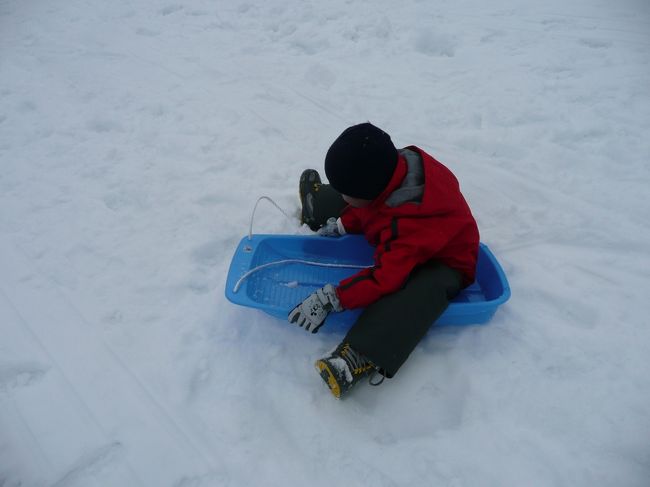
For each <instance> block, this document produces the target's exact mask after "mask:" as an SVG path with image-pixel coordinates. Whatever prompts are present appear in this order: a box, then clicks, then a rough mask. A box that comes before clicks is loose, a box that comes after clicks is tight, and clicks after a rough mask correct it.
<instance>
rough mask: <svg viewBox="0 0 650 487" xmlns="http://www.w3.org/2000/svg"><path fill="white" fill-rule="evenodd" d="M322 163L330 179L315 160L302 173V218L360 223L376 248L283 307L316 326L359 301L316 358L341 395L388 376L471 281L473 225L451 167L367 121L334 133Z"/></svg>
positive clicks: (338, 229)
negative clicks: (377, 375) (366, 259)
mask: <svg viewBox="0 0 650 487" xmlns="http://www.w3.org/2000/svg"><path fill="white" fill-rule="evenodd" d="M325 173H326V175H327V178H328V179H329V183H330V184H329V185H326V184H322V183H321V180H320V176H319V175H318V173H317V172H316V171H314V170H312V169H308V170H306V171H305V172H304V173H303V174H302V176H301V181H300V196H301V200H302V206H303V208H302V218H303V222H304V223H306V224H308V225H309V226H310V228H311V229H312V230H317V231H318V233H320V234H321V235H325V236H339V235H343V234H345V233H363V234H364V235H365V237H366V239H367V240H368V242H370V244H372V245H373V246H374V247H375V248H376V250H375V253H374V261H375V264H374V266H373V267H372V268H370V269H364V270H362V271H361V272H359V273H357V274H355V275H353V276H351V277H349V278H347V279H345V280H343V281H341V282H340V283H339V284H338V285H336V286H335V285H333V284H327V285H326V286H324V287H323V288H321V289H319V290H318V291H316V292H315V293H313V294H312V295H310V296H308V297H307V298H306V299H305V300H304V301H303V302H302V303H300V304H298V306H296V307H295V308H294V309H293V310H292V311H291V313H289V321H290V322H291V323H296V324H298V325H299V326H301V327H304V328H305V329H306V330H308V331H311V332H312V333H316V332H317V331H318V329H319V328H320V327H321V326H322V325H323V324H324V322H325V319H326V317H327V315H328V314H329V313H330V312H339V311H343V310H345V309H353V308H365V310H364V311H363V313H362V314H361V316H360V317H359V319H358V320H357V322H356V323H355V324H354V325H353V326H352V328H351V329H350V330H349V332H348V333H347V335H346V337H345V338H344V339H343V341H342V342H341V344H340V345H339V346H338V347H337V348H336V349H335V350H334V351H333V352H331V353H330V354H328V355H327V356H325V357H323V358H321V359H319V360H318V361H316V367H317V369H318V370H319V373H320V375H321V377H322V378H323V380H325V382H326V383H327V385H328V386H329V388H330V390H331V392H332V394H334V396H336V397H337V398H340V397H341V396H342V395H344V394H345V393H346V392H347V391H348V390H349V389H350V388H351V387H352V386H353V385H354V384H356V383H357V382H358V381H359V380H360V379H361V378H362V377H364V376H366V375H368V374H370V373H371V372H374V371H379V372H381V373H382V374H383V375H384V376H385V377H392V376H393V375H394V374H395V373H396V372H397V370H398V369H399V368H400V366H401V365H402V364H403V363H404V361H405V360H406V359H407V358H408V356H409V355H410V353H411V352H412V351H413V349H414V348H415V346H416V345H417V344H418V342H419V341H420V340H421V339H422V338H423V337H424V335H425V334H426V332H427V331H428V329H429V327H430V326H431V324H432V323H433V322H434V321H435V320H436V319H437V318H438V317H439V316H440V315H441V314H442V313H443V311H444V310H445V309H446V308H447V306H448V304H449V301H450V300H451V299H453V298H454V297H455V296H456V295H457V294H458V292H459V291H460V290H461V289H462V288H464V287H465V286H467V285H469V284H471V283H472V282H473V281H474V274H475V270H476V260H477V257H478V247H479V233H478V228H477V226H476V221H475V220H474V217H473V216H472V213H471V211H470V209H469V207H468V205H467V203H466V201H465V199H464V198H463V195H462V194H461V192H460V188H459V185H458V181H457V180H456V178H455V177H454V175H453V174H452V173H451V171H449V169H447V168H446V167H445V166H443V165H442V164H441V163H439V162H438V161H436V160H435V159H434V158H433V157H431V156H430V155H429V154H427V153H426V152H424V151H423V150H422V149H419V148H417V147H415V146H409V147H406V148H404V149H400V150H397V149H396V148H395V146H394V145H393V143H392V141H391V139H390V137H389V135H388V134H386V133H385V132H383V131H382V130H381V129H379V128H377V127H375V126H374V125H372V124H370V123H362V124H360V125H354V126H352V127H349V128H348V129H346V130H345V131H344V132H343V133H342V134H341V135H340V136H339V137H338V138H337V139H336V140H335V141H334V143H333V144H332V146H331V147H330V149H329V150H328V152H327V155H326V157H325ZM337 217H338V218H337Z"/></svg>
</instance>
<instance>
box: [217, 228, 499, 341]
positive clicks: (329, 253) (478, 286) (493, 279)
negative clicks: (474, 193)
mask: <svg viewBox="0 0 650 487" xmlns="http://www.w3.org/2000/svg"><path fill="white" fill-rule="evenodd" d="M373 252H374V249H373V247H371V246H370V245H369V244H368V243H367V242H366V240H365V238H364V237H363V236H361V235H345V236H343V237H339V238H327V237H320V236H316V235H253V236H252V238H251V239H249V238H248V237H244V238H243V239H242V240H241V242H240V243H239V245H238V246H237V249H236V250H235V254H234V256H233V258H232V261H231V263H230V270H229V271H228V277H227V280H226V297H227V298H228V300H229V301H231V302H233V303H235V304H238V305H241V306H247V307H251V308H257V309H260V310H262V311H264V312H266V313H268V314H270V315H272V316H275V317H277V318H281V319H286V317H287V315H288V314H289V311H291V309H293V307H294V306H296V304H298V303H299V302H300V301H302V300H303V299H304V298H305V297H306V296H308V295H309V294H311V293H312V292H313V291H315V290H316V289H318V288H320V287H322V286H323V285H325V284H327V283H332V284H337V283H338V282H339V281H341V280H343V279H345V278H346V277H349V276H351V275H353V274H355V273H357V272H358V271H359V269H360V267H361V266H371V265H372V264H373V259H372V256H373ZM283 261H285V262H283ZM295 261H303V262H295ZM305 262H310V263H305ZM316 263H320V264H334V265H345V266H357V267H356V268H355V267H321V266H318V265H313V264H316ZM259 266H266V267H262V268H260V269H259V270H255V268H257V267H259ZM251 271H252V272H251ZM249 272H250V274H249V275H248V276H246V277H245V278H244V279H243V280H241V282H239V283H238V281H240V279H241V278H242V276H244V275H245V274H246V273H249ZM237 285H239V287H238V289H235V288H236V286H237ZM509 297H510V287H509V285H508V281H507V279H506V275H505V273H504V272H503V269H502V268H501V266H500V264H499V262H498V261H497V259H496V257H494V255H493V254H492V252H491V251H490V249H489V248H488V246H487V245H485V244H483V243H481V244H480V248H479V258H478V264H477V269H476V281H475V282H474V283H473V284H472V285H470V286H469V287H467V288H465V289H464V290H463V291H461V293H460V294H459V295H458V296H457V297H456V298H455V299H454V301H453V302H452V303H450V305H449V307H448V308H447V310H445V312H444V313H443V314H442V315H441V316H440V318H438V320H437V321H436V324H438V325H468V324H482V323H487V322H488V321H489V320H490V319H491V318H492V316H493V315H494V313H495V312H496V310H497V308H498V307H499V306H500V305H501V304H503V303H504V302H506V301H507V300H508V299H509ZM360 313H361V310H350V311H345V312H343V313H332V314H331V315H330V316H329V317H328V320H327V328H330V329H332V328H334V327H339V328H341V327H344V326H348V327H349V326H350V325H351V324H352V323H353V322H354V320H355V319H356V317H357V316H358V315H359V314H360Z"/></svg>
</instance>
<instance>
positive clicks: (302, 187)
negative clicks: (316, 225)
mask: <svg viewBox="0 0 650 487" xmlns="http://www.w3.org/2000/svg"><path fill="white" fill-rule="evenodd" d="M310 176H312V177H310ZM315 183H318V184H320V183H321V178H320V175H319V174H318V171H316V170H315V169H305V170H304V171H303V172H302V174H301V175H300V183H299V184H298V197H299V198H300V206H301V208H302V211H301V212H300V224H301V225H304V224H305V223H306V224H307V225H309V224H310V223H311V222H310V221H308V220H307V219H306V218H305V213H304V208H305V197H306V196H307V193H308V192H311V190H312V188H313V186H314V184H315Z"/></svg>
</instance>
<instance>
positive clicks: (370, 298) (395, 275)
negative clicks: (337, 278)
mask: <svg viewBox="0 0 650 487" xmlns="http://www.w3.org/2000/svg"><path fill="white" fill-rule="evenodd" d="M412 250H413V249H411V248H410V246H407V245H399V244H398V242H396V241H395V242H393V245H391V249H390V250H387V251H385V252H383V253H382V254H380V255H379V256H378V257H377V258H376V262H375V266H374V267H371V268H370V269H364V270H362V271H361V272H358V273H357V274H355V275H353V276H351V277H348V278H347V279H344V280H343V281H341V282H340V283H339V285H338V287H337V288H336V293H337V294H338V297H339V300H340V301H341V305H342V306H343V308H345V309H353V308H364V307H366V306H368V305H370V304H372V303H374V302H375V301H377V300H378V299H379V298H381V297H382V296H384V295H386V294H390V293H394V292H395V291H397V290H398V289H400V288H401V287H402V286H403V285H404V283H405V282H406V280H407V279H408V276H409V274H410V273H411V271H412V270H413V268H414V267H415V266H416V265H417V263H418V262H417V260H416V259H415V257H414V255H413V253H412Z"/></svg>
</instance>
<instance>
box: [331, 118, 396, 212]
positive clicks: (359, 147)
mask: <svg viewBox="0 0 650 487" xmlns="http://www.w3.org/2000/svg"><path fill="white" fill-rule="evenodd" d="M395 166H397V149H396V148H395V146H394V145H393V142H392V141H391V140H390V136H389V135H388V134H387V133H386V132H384V131H383V130H381V129H379V128H377V127H375V126H374V125H372V124H371V123H362V124H359V125H353V126H352V127H349V128H347V129H345V131H344V132H343V133H342V134H341V135H339V137H338V138H337V139H336V140H335V141H334V143H333V144H332V146H331V147H330V148H329V150H328V151H327V155H326V156H325V174H327V179H329V182H330V184H331V185H332V187H333V188H334V189H336V190H337V191H338V192H339V193H342V194H344V195H347V196H352V197H353V198H362V199H365V200H374V199H375V198H376V197H377V196H379V195H380V194H381V192H382V191H383V190H384V189H386V186H388V183H389V182H390V180H391V178H392V177H393V172H395Z"/></svg>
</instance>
